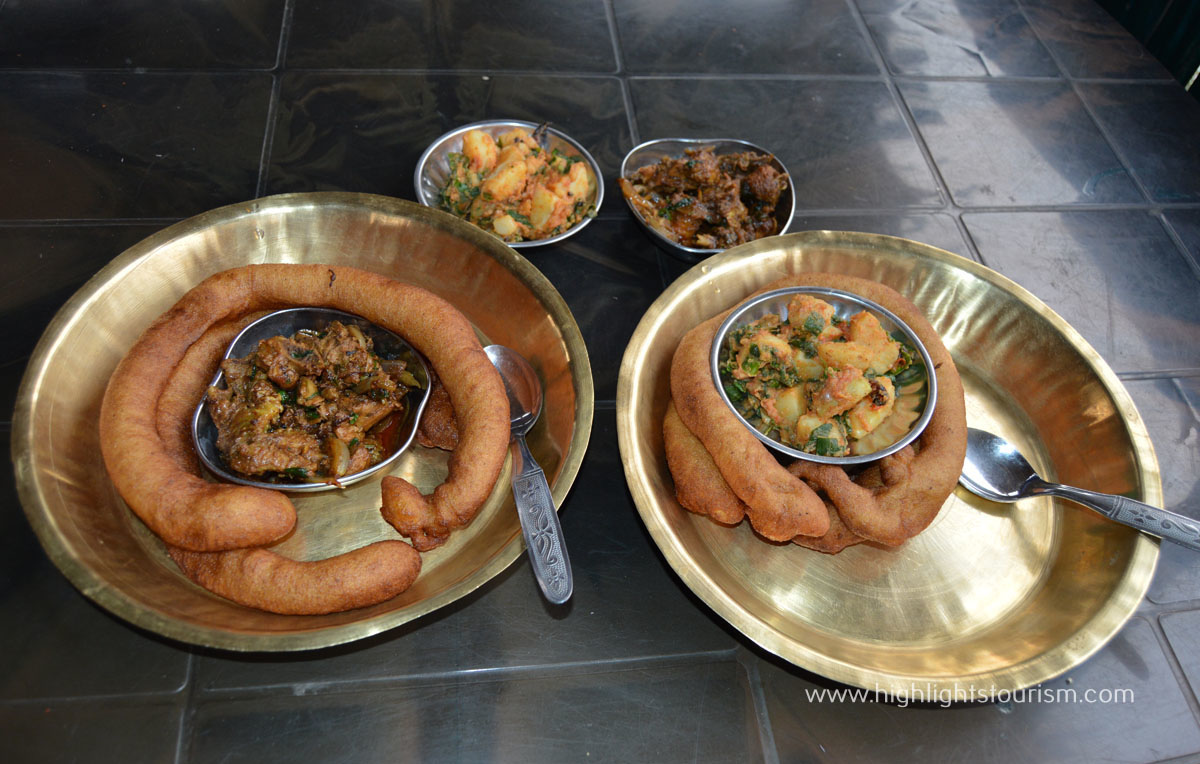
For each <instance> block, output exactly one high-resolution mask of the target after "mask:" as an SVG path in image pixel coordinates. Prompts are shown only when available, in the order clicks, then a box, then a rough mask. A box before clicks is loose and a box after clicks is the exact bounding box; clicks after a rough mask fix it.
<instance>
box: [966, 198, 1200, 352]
mask: <svg viewBox="0 0 1200 764" xmlns="http://www.w3.org/2000/svg"><path fill="white" fill-rule="evenodd" d="M963 222H964V223H965V224H966V226H967V230H968V232H969V233H970V235H971V237H972V238H973V239H974V240H975V244H976V246H977V247H978V248H979V254H980V257H981V258H982V259H983V262H984V263H985V264H986V265H988V266H990V267H992V268H994V269H996V270H998V271H1000V272H1001V273H1003V274H1004V275H1006V276H1008V277H1009V278H1011V279H1013V280H1014V281H1016V282H1017V283H1019V284H1021V285H1022V286H1024V287H1026V288H1027V289H1029V290H1030V291H1031V292H1033V293H1034V294H1035V295H1037V296H1038V297H1040V298H1041V299H1042V300H1044V301H1045V302H1046V304H1047V305H1049V306H1050V307H1051V308H1053V309H1054V310H1055V311H1056V312H1058V314H1059V315H1061V316H1062V317H1063V318H1065V319H1066V320H1067V321H1068V322H1069V323H1070V324H1071V325H1072V326H1074V327H1075V328H1076V329H1077V330H1078V331H1079V332H1080V333H1081V334H1082V335H1083V336H1084V338H1085V339H1086V340H1087V341H1088V342H1089V343H1090V344H1091V345H1092V347H1094V348H1095V349H1096V350H1097V351H1098V352H1099V353H1100V355H1101V356H1103V357H1104V359H1105V360H1106V361H1108V363H1109V365H1111V366H1112V367H1113V368H1114V369H1115V370H1116V371H1117V372H1131V371H1164V370H1171V369H1183V368H1193V369H1194V368H1200V301H1197V300H1196V299H1195V295H1196V293H1197V290H1198V289H1200V278H1198V277H1197V276H1196V274H1195V273H1194V272H1193V271H1192V269H1191V268H1190V267H1189V265H1188V263H1187V261H1186V260H1185V259H1184V256H1183V255H1182V254H1181V253H1180V252H1179V250H1178V249H1177V248H1176V246H1175V244H1174V242H1172V241H1171V239H1170V237H1169V236H1167V233H1166V231H1165V230H1164V229H1163V227H1162V225H1161V224H1160V223H1159V221H1158V220H1157V219H1155V218H1154V217H1153V216H1151V215H1150V214H1148V213H1144V212H1138V211H1134V210H1113V211H1094V212H1093V211H1082V210H1080V211H1073V212H1014V213H968V214H964V215H963Z"/></svg>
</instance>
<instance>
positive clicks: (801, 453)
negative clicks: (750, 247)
mask: <svg viewBox="0 0 1200 764" xmlns="http://www.w3.org/2000/svg"><path fill="white" fill-rule="evenodd" d="M710 367H711V371H712V377H713V381H714V382H715V384H716V385H717V388H718V390H719V391H720V394H721V397H722V398H723V399H724V401H725V403H726V404H727V405H728V406H729V407H730V408H731V409H732V410H733V411H734V413H735V414H737V416H738V418H739V419H741V421H742V423H743V424H744V425H745V426H746V427H748V428H749V429H750V431H751V432H753V433H754V435H755V436H756V437H758V439H759V440H761V441H762V442H763V443H765V444H766V445H767V446H769V447H770V448H773V449H775V450H776V451H780V452H782V453H784V454H787V455H789V456H791V457H793V458H796V459H803V460H806V461H814V462H821V463H824V464H837V465H853V464H865V463H867V462H872V461H875V460H877V459H882V458H883V457H885V456H887V455H889V454H893V453H895V452H897V451H899V450H900V449H902V448H904V447H905V446H906V445H908V444H909V443H912V442H913V441H914V440H916V439H917V437H918V436H919V435H920V434H921V432H922V431H923V430H924V429H925V425H927V424H928V423H929V420H930V419H931V418H932V417H933V410H934V405H935V403H936V401H937V377H936V376H935V375H934V374H932V373H931V370H932V369H933V361H932V359H931V358H930V356H929V352H928V350H926V348H925V345H924V343H922V342H921V340H920V338H919V337H917V335H916V333H915V332H913V330H912V329H911V328H909V326H908V325H907V324H905V323H904V321H902V320H901V319H900V318H899V317H898V316H896V315H895V314H894V313H892V312H891V311H889V310H887V309H886V308H884V307H883V306H881V305H879V304H877V303H875V302H873V301H871V300H868V299H866V298H864V297H860V296H858V295H855V294H851V293H849V292H845V291H842V290H838V289H831V288H827V287H789V288H785V289H777V290H774V291H771V292H766V293H764V294H761V295H759V296H757V297H755V298H752V299H750V300H747V301H746V302H744V303H742V304H741V305H739V306H737V307H736V308H734V309H733V310H732V311H731V312H730V313H729V316H728V317H727V318H726V319H725V320H724V322H722V324H721V326H720V327H719V328H718V329H717V332H716V336H715V338H714V339H713V345H712V352H711V356H710Z"/></svg>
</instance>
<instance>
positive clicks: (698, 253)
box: [621, 138, 796, 263]
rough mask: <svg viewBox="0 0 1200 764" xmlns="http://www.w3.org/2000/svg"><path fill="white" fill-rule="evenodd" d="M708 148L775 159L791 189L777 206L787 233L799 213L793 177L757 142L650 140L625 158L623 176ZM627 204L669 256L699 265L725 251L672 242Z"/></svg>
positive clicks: (777, 159)
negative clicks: (690, 151) (686, 152)
mask: <svg viewBox="0 0 1200 764" xmlns="http://www.w3.org/2000/svg"><path fill="white" fill-rule="evenodd" d="M705 146H711V147H712V150H713V153H714V154H716V155H717V156H722V155H724V154H740V153H742V152H744V151H754V152H757V153H759V154H767V155H768V156H770V157H771V164H773V165H774V166H775V169H776V170H779V171H780V172H782V173H785V174H787V176H788V187H787V189H786V190H785V191H784V192H783V194H782V195H781V196H780V197H779V204H777V205H776V206H775V218H776V220H778V221H779V233H786V232H787V229H788V226H789V225H791V224H792V217H793V216H794V215H795V214H796V194H795V192H794V191H793V190H792V176H791V174H790V173H788V171H787V168H786V167H784V166H783V162H780V161H779V157H777V156H775V154H774V153H773V152H770V151H767V150H766V149H764V148H762V147H761V146H756V145H754V144H753V143H749V142H747V141H739V140H737V139H735V138H660V139H658V140H654V141H646V142H645V143H641V144H638V145H637V146H634V147H633V150H632V151H630V152H629V153H628V154H626V155H625V159H624V161H622V162H621V177H622V178H627V177H629V176H630V175H632V174H633V172H634V171H635V170H638V169H640V168H642V167H646V166H648V165H652V164H658V163H659V162H661V161H662V160H664V159H677V158H679V157H682V156H683V154H684V152H685V151H686V150H687V149H698V148H703V147H705ZM622 197H624V194H622ZM625 204H626V205H628V206H629V211H630V212H632V213H633V216H634V217H635V218H637V221H638V222H639V223H641V224H642V228H643V229H645V231H646V234H647V235H648V236H649V237H650V239H651V240H652V241H653V242H654V243H655V244H657V245H658V246H659V248H660V249H662V250H663V251H664V252H666V253H667V254H670V255H673V256H675V257H678V258H680V259H681V260H684V261H685V262H689V263H695V262H699V261H700V260H703V259H704V258H706V257H708V256H710V255H715V254H716V253H718V252H721V251H723V250H721V249H704V248H701V247H687V246H684V245H682V244H680V243H678V242H675V241H672V240H671V239H669V238H667V237H666V236H664V235H663V234H661V233H659V232H658V231H657V230H655V229H654V228H653V227H652V226H650V225H649V224H647V223H646V221H645V220H644V219H643V218H642V216H641V215H640V214H638V211H637V210H636V209H634V207H633V205H631V204H629V200H628V199H626V200H625Z"/></svg>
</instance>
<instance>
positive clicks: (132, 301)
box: [13, 193, 594, 650]
mask: <svg viewBox="0 0 1200 764" xmlns="http://www.w3.org/2000/svg"><path fill="white" fill-rule="evenodd" d="M264 262H282V263H331V264H344V265H353V266H356V267H359V268H364V269H367V270H372V271H376V272H379V273H382V274H385V275H388V276H391V277H393V278H396V279H398V280H402V281H406V282H409V283H412V284H416V285H418V286H421V287H424V288H426V289H429V290H431V291H433V292H435V293H437V294H439V295H441V296H442V297H445V298H446V299H448V300H449V301H450V302H452V303H453V304H454V305H456V306H457V307H458V308H459V309H460V310H462V311H463V312H464V313H465V314H466V315H467V317H468V318H469V319H470V320H471V321H472V322H473V323H474V324H475V326H476V328H477V330H478V332H479V333H480V334H481V335H483V336H484V337H486V338H487V339H488V340H490V341H491V342H497V343H500V344H503V345H508V346H509V347H512V348H515V349H516V350H518V351H520V352H521V353H523V354H524V355H525V356H526V357H527V358H529V359H530V360H531V362H532V363H533V365H534V367H535V368H536V369H537V371H538V374H539V375H540V376H541V378H542V381H543V382H544V384H545V386H546V397H545V409H544V411H543V415H542V417H541V419H540V420H539V421H538V423H537V426H536V427H535V428H534V430H533V431H532V433H531V434H530V436H529V443H530V447H531V448H532V450H533V453H534V455H535V457H536V458H537V459H538V461H539V462H540V463H541V465H542V467H543V468H544V469H545V471H546V475H547V477H548V479H549V481H550V485H551V488H552V492H553V495H554V499H555V503H556V505H558V506H561V505H562V501H563V499H564V497H565V496H566V494H567V491H568V489H569V488H570V486H571V483H572V482H573V480H574V479H575V475H576V474H577V473H578V471H579V466H580V463H581V462H582V460H583V454H584V450H585V449H586V447H587V442H588V437H589V435H590V433H591V426H592V412H593V403H594V401H593V386H592V376H591V368H590V366H589V364H588V356H587V350H586V348H585V347H584V344H583V338H582V335H581V334H580V332H579V327H578V325H577V324H576V323H575V320H574V318H573V317H572V315H571V313H570V311H569V309H568V308H567V305H566V303H565V302H564V301H563V299H562V297H561V296H560V295H559V294H558V292H557V291H556V290H555V289H554V287H553V286H552V285H551V284H550V282H549V281H547V280H546V278H545V277H544V276H543V275H542V274H541V272H539V271H538V270H537V269H536V268H534V267H533V265H532V264H530V263H529V261H528V260H526V259H525V258H523V257H521V256H520V255H518V254H517V253H516V252H515V251H514V250H512V249H511V248H509V247H507V246H505V245H504V244H503V243H502V242H501V241H500V240H499V239H496V238H495V237H493V236H490V235H488V234H486V233H484V232H483V231H481V230H479V229H477V228H475V227H474V226H471V225H469V224H467V223H464V222H462V221H460V220H458V219H456V218H454V217H453V216H451V215H449V214H446V213H443V212H439V211H436V210H431V209H428V208H426V207H422V206H420V205H417V204H414V203H411V202H405V201H401V200H398V199H391V198H387V197H380V196H369V195H363V194H347V193H315V194H292V195H284V196H276V197H270V198H266V199H260V200H257V201H253V202H248V203H246V204H241V205H234V206H230V207H223V208H221V209H217V210H214V211H212V212H208V213H205V214H202V215H200V216H198V217H195V218H192V219H189V220H185V221H183V222H181V223H178V224H176V225H173V226H171V227H169V228H167V229H165V230H163V231H160V232H159V233H157V234H155V235H153V236H151V237H149V238H148V239H146V240H145V241H143V242H141V243H139V244H137V245H136V246H134V247H132V248H131V249H129V250H128V251H126V252H125V253H123V254H122V255H120V256H119V257H118V258H116V259H115V260H114V261H113V262H112V263H110V264H109V265H108V266H107V267H106V268H104V270H102V271H101V272H100V273H99V274H97V275H96V276H95V277H94V278H93V279H92V280H91V281H89V282H88V283H87V284H86V285H85V286H84V287H83V288H82V289H81V290H80V291H79V292H78V293H77V294H76V295H75V296H74V297H72V298H71V300H70V301H69V302H68V303H67V304H66V305H65V306H64V307H63V308H62V310H61V311H60V312H59V313H58V315H57V316H56V317H55V318H54V320H53V322H52V323H51V325H50V327H49V328H48V329H47V330H46V333H45V335H44V336H43V337H42V339H41V342H40V343H39V344H38V346H37V349H36V350H35V352H34V355H33V358H32V359H31V361H30V363H29V367H28V369H27V371H26V375H25V378H24V380H23V383H22V387H21V391H20V393H19V398H18V404H17V410H16V415H15V420H14V431H13V459H14V463H15V467H16V473H17V484H18V489H19V491H20V496H21V502H22V504H23V505H24V507H25V511H26V514H27V516H28V517H29V520H30V523H31V524H32V526H33V528H34V531H35V532H36V533H37V535H38V538H39V539H40V540H41V542H42V545H43V547H44V548H45V549H46V552H47V553H48V554H49V556H50V557H51V559H52V560H53V561H54V563H55V564H56V565H57V566H58V567H59V568H60V569H61V570H62V571H63V573H64V574H66V576H67V578H69V579H70V580H71V582H72V583H74V584H75V586H77V587H78V588H79V589H80V590H81V591H82V592H83V593H84V594H85V595H87V596H88V597H90V598H91V599H93V600H95V601H96V602H97V603H99V604H100V605H102V606H104V607H105V608H107V609H108V610H110V611H112V612H113V613H115V614H116V615H118V616H120V617H122V618H124V619H126V620H128V621H130V622H132V623H134V624H136V625H138V626H140V627H143V628H145V629H148V630H150V631H153V632H157V633H159V634H163V635H165V636H168V637H172V638H174V639H178V640H182V641H185V642H190V643H194V644H198V645H205V646H211V647H220V648H227V649H233V650H302V649H308V648H315V647H324V646H327V645H333V644H339V643H343V642H349V641H351V640H355V639H360V638H362V637H366V636H369V635H371V634H375V633H378V632H381V631H384V630H386V629H390V628H393V627H395V626H398V625H400V624H403V623H406V622H408V621H411V620H412V619H414V618H417V617H419V616H421V615H424V614H426V613H429V612H431V611H433V610H436V609H438V608H440V607H442V606H444V605H446V604H448V603H450V602H453V601H454V600H456V599H458V598H460V597H462V596H464V595H466V594H467V593H469V592H471V591H473V590H474V589H476V588H478V587H479V586H481V585H482V584H483V583H485V582H486V581H488V580H489V579H490V578H492V577H493V576H495V575H496V574H497V573H499V572H500V571H501V570H503V569H504V568H505V567H507V566H508V565H509V564H510V563H512V562H513V561H514V560H516V559H517V558H518V557H519V556H520V555H521V554H523V552H524V548H525V547H524V541H523V540H522V536H521V530H520V524H519V521H518V519H517V512H516V508H515V506H514V504H513V499H512V492H511V490H510V489H509V483H508V469H507V467H506V468H505V471H504V473H503V474H502V475H501V477H500V480H499V481H498V482H497V484H496V488H495V489H494V490H493V492H492V496H491V498H490V499H489V501H488V502H487V503H486V504H485V505H484V507H483V508H482V509H481V510H480V513H479V515H478V516H477V517H476V518H475V520H474V521H473V522H472V523H471V525H469V526H468V527H467V528H465V529H462V530H460V531H458V532H456V533H455V534H453V535H452V536H451V539H450V541H449V542H447V543H446V544H445V545H444V546H442V547H439V548H438V549H436V550H434V551H432V552H429V553H426V554H424V555H422V558H423V565H422V570H421V574H420V577H419V578H418V579H417V581H416V583H415V584H414V585H413V587H412V588H410V589H409V590H408V591H407V592H405V593H403V594H401V595H400V596H398V597H396V598H394V599H392V600H389V601H387V602H384V603H381V604H379V605H376V606H374V607H370V608H363V609H359V610H353V611H349V612H346V613H337V614H333V615H326V616H282V615H274V614H271V613H264V612H260V611H257V610H252V609H249V608H245V607H242V606H239V605H235V604H233V603H231V602H229V601H227V600H224V599H221V598H220V597H217V596H215V595H212V594H209V593H208V592H206V591H204V590H202V589H200V588H199V587H197V586H194V585H193V584H192V583H191V582H189V581H188V580H187V579H185V578H184V577H183V576H182V575H181V574H180V573H179V571H178V569H177V568H176V567H175V565H174V563H172V562H171V560H170V559H169V558H168V557H167V556H166V554H165V552H164V549H163V545H162V543H161V542H160V541H159V540H158V538H157V537H156V536H154V535H153V534H152V533H150V532H149V531H148V530H147V529H146V528H145V527H144V526H143V525H142V524H141V523H140V522H139V521H138V520H137V519H136V517H134V515H133V514H132V513H131V512H130V511H129V510H128V508H127V507H126V506H125V505H124V503H123V502H122V501H121V500H120V498H119V496H117V494H116V491H115V490H114V488H113V487H112V484H111V483H110V481H109V480H108V476H107V474H106V472H105V470H104V464H103V462H102V460H101V458H100V452H99V446H98V442H97V440H98V434H97V427H96V417H97V414H98V411H99V406H100V399H101V397H102V395H103V393H104V386H105V384H106V383H107V380H108V376H109V374H110V373H111V371H112V369H113V368H114V367H115V366H116V364H117V362H118V361H119V360H120V358H121V357H122V355H124V353H125V351H126V350H128V349H129V347H130V346H131V345H132V344H133V342H134V341H135V340H136V339H137V337H138V335H139V334H140V333H141V332H142V330H143V329H145V328H146V326H148V325H149V323H150V322H151V321H152V320H153V319H154V318H155V317H157V316H158V315H159V314H161V313H162V312H163V311H165V310H166V309H167V308H169V307H170V306H171V305H172V304H173V303H174V302H175V301H176V300H177V299H179V297H180V296H181V295H182V294H183V293H184V292H185V291H186V290H187V289H189V288H191V287H192V286H194V285H195V284H197V283H198V282H199V281H201V280H202V279H204V278H205V277H206V276H208V275H210V274H212V273H215V272H217V271H221V270H225V269H227V268H231V267H235V266H239V265H244V264H247V263H264ZM390 472H391V474H398V475H401V476H402V477H404V478H406V479H408V480H411V481H413V482H414V483H415V484H416V485H417V486H418V487H419V488H421V490H422V491H425V492H428V491H430V490H432V488H433V487H434V486H435V485H437V484H438V483H440V482H441V481H442V479H443V478H444V476H445V473H446V457H445V454H444V453H443V452H440V451H434V450H428V449H422V448H418V447H415V446H414V447H413V448H412V449H410V450H409V451H408V452H406V453H405V455H404V456H403V457H402V458H401V459H400V460H399V461H398V462H397V463H396V464H395V465H394V466H393V467H392V468H391V469H390ZM381 479H382V475H381V474H380V475H375V476H372V477H371V478H369V479H367V480H365V481H363V482H361V483H357V484H355V485H353V486H350V487H348V488H346V489H345V490H343V491H332V492H325V493H321V494H292V495H291V496H292V498H293V501H294V503H295V504H296V507H297V511H298V514H299V522H298V526H297V530H296V532H295V533H293V534H292V535H291V536H289V537H288V538H287V539H286V540H285V541H283V542H281V543H280V544H279V545H277V546H276V547H275V548H276V549H277V550H278V551H280V552H282V553H284V554H286V555H289V556H292V557H295V558H297V559H305V560H308V559H320V558H324V557H329V556H331V555H334V554H338V553H341V552H343V551H347V550H349V549H352V548H355V547H358V546H362V545H364V544H366V543H369V542H372V541H375V540H378V539H383V538H399V536H398V535H397V534H396V532H395V531H394V530H392V528H391V527H390V526H388V525H387V524H386V523H385V522H384V521H383V519H382V517H381V516H380V513H379V503H380V500H379V490H380V487H379V481H380V480H381ZM531 591H532V590H531Z"/></svg>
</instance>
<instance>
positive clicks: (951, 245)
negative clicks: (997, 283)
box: [788, 212, 971, 257]
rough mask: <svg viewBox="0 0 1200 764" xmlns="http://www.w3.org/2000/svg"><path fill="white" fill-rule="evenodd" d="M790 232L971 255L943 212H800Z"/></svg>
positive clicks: (961, 237) (956, 228) (959, 234)
mask: <svg viewBox="0 0 1200 764" xmlns="http://www.w3.org/2000/svg"><path fill="white" fill-rule="evenodd" d="M788 231H789V232H796V231H861V232H863V233H881V234H885V235H887V236H899V237H900V238H902V239H911V240H912V241H919V242H921V243H922V244H929V245H931V246H934V247H937V248H939V249H944V250H946V251H947V252H953V253H954V254H956V255H962V256H963V257H970V256H971V249H970V247H968V246H967V243H966V241H964V240H963V236H962V234H961V233H959V230H958V226H957V225H955V223H954V218H952V217H950V216H949V215H946V214H944V213H936V212H934V213H928V214H916V213H914V214H908V215H882V214H869V213H864V214H861V215H809V214H804V213H803V212H798V213H797V215H796V217H795V218H794V219H793V220H792V225H791V227H790V228H789V229H788Z"/></svg>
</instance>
